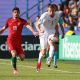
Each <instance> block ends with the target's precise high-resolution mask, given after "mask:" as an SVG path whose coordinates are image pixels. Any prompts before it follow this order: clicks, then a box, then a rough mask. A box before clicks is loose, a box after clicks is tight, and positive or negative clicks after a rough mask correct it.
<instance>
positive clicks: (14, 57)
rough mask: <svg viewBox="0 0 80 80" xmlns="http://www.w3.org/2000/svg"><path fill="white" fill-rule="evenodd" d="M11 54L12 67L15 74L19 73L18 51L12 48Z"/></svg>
mask: <svg viewBox="0 0 80 80" xmlns="http://www.w3.org/2000/svg"><path fill="white" fill-rule="evenodd" d="M11 55H12V61H11V62H12V67H13V73H14V74H17V73H18V72H17V66H16V63H17V52H16V50H11Z"/></svg>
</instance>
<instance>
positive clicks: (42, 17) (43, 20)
mask: <svg viewBox="0 0 80 80" xmlns="http://www.w3.org/2000/svg"><path fill="white" fill-rule="evenodd" d="M46 14H47V12H45V13H43V14H42V15H41V17H40V19H39V21H38V23H39V24H40V25H41V24H43V23H44V22H45V17H46Z"/></svg>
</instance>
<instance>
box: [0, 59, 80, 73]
mask: <svg viewBox="0 0 80 80" xmlns="http://www.w3.org/2000/svg"><path fill="white" fill-rule="evenodd" d="M0 60H2V61H9V60H3V59H0ZM0 64H4V65H5V64H6V65H11V64H7V63H1V62H0ZM18 66H22V67H27V68H32V69H36V67H34V66H24V65H18ZM41 69H42V70H46V71H56V72H62V73H72V74H80V72H71V71H65V70H60V69H56V70H54V69H47V68H41Z"/></svg>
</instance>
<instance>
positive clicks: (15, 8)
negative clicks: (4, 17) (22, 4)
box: [12, 7, 20, 13]
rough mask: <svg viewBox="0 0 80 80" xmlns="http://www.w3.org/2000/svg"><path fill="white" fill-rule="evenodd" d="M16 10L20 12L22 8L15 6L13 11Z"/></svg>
mask: <svg viewBox="0 0 80 80" xmlns="http://www.w3.org/2000/svg"><path fill="white" fill-rule="evenodd" d="M15 10H16V11H18V12H19V13H20V9H19V8H18V7H14V8H13V9H12V12H13V11H15Z"/></svg>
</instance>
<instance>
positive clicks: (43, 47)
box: [37, 37, 48, 71]
mask: <svg viewBox="0 0 80 80" xmlns="http://www.w3.org/2000/svg"><path fill="white" fill-rule="evenodd" d="M47 45H48V43H47V39H46V38H45V37H42V38H40V46H41V50H40V53H39V58H38V62H37V71H40V68H41V60H42V57H43V56H44V54H45V53H46V48H47Z"/></svg>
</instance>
